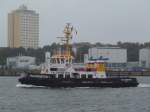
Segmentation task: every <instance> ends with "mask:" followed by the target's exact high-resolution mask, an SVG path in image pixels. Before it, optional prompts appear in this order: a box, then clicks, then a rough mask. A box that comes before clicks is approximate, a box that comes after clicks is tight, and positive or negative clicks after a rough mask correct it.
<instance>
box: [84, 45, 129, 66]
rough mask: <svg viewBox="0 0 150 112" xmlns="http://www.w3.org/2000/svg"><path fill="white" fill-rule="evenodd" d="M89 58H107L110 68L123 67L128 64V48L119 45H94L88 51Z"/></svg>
mask: <svg viewBox="0 0 150 112" xmlns="http://www.w3.org/2000/svg"><path fill="white" fill-rule="evenodd" d="M85 57H87V56H85ZM88 58H89V59H90V58H93V59H99V58H107V59H108V60H107V67H108V68H123V67H126V64H127V49H123V48H119V47H93V48H90V49H89V51H88ZM85 60H87V59H85Z"/></svg>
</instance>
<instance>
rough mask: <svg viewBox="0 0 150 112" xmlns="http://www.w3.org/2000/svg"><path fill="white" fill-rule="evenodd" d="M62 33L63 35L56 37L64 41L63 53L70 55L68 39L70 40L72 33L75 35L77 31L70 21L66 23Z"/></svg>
mask: <svg viewBox="0 0 150 112" xmlns="http://www.w3.org/2000/svg"><path fill="white" fill-rule="evenodd" d="M63 33H64V37H58V38H61V41H62V42H63V43H64V46H65V51H64V55H66V56H71V45H70V40H72V37H73V34H75V35H76V34H77V31H76V29H75V28H74V27H73V26H72V25H71V24H70V23H67V24H66V26H65V28H64V31H63Z"/></svg>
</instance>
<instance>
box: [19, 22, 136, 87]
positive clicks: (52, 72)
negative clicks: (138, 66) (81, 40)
mask: <svg viewBox="0 0 150 112" xmlns="http://www.w3.org/2000/svg"><path fill="white" fill-rule="evenodd" d="M63 32H64V37H59V38H60V39H61V42H63V45H62V46H63V47H62V48H63V49H61V50H60V49H59V50H58V51H56V53H55V54H53V55H52V56H49V59H48V60H47V61H48V62H47V63H45V65H44V67H43V68H42V70H41V73H39V74H33V73H28V74H23V75H21V77H20V78H19V79H18V81H19V82H20V83H21V84H26V85H34V86H45V87H52V88H59V87H64V88H66V87H113V88H118V87H136V86H138V84H139V83H138V82H137V79H136V78H131V77H110V76H107V75H106V69H105V64H106V62H105V59H89V60H88V62H87V63H85V65H84V67H83V68H82V69H81V68H80V69H79V68H75V67H74V63H73V60H74V57H73V56H72V55H71V44H70V41H71V40H72V37H73V34H75V32H76V30H75V29H74V27H73V26H72V25H71V24H69V23H68V24H66V26H65V28H64V31H63Z"/></svg>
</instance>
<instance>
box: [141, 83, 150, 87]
mask: <svg viewBox="0 0 150 112" xmlns="http://www.w3.org/2000/svg"><path fill="white" fill-rule="evenodd" d="M138 87H145V88H148V87H150V83H140V84H139V85H138Z"/></svg>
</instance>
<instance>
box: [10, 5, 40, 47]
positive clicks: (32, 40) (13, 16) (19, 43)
mask: <svg viewBox="0 0 150 112" xmlns="http://www.w3.org/2000/svg"><path fill="white" fill-rule="evenodd" d="M38 46H39V14H38V13H36V12H35V11H33V10H28V8H27V7H26V6H24V5H22V6H20V7H19V9H16V10H14V11H12V12H11V13H9V14H8V47H10V48H18V47H23V48H34V49H37V48H38Z"/></svg>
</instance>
